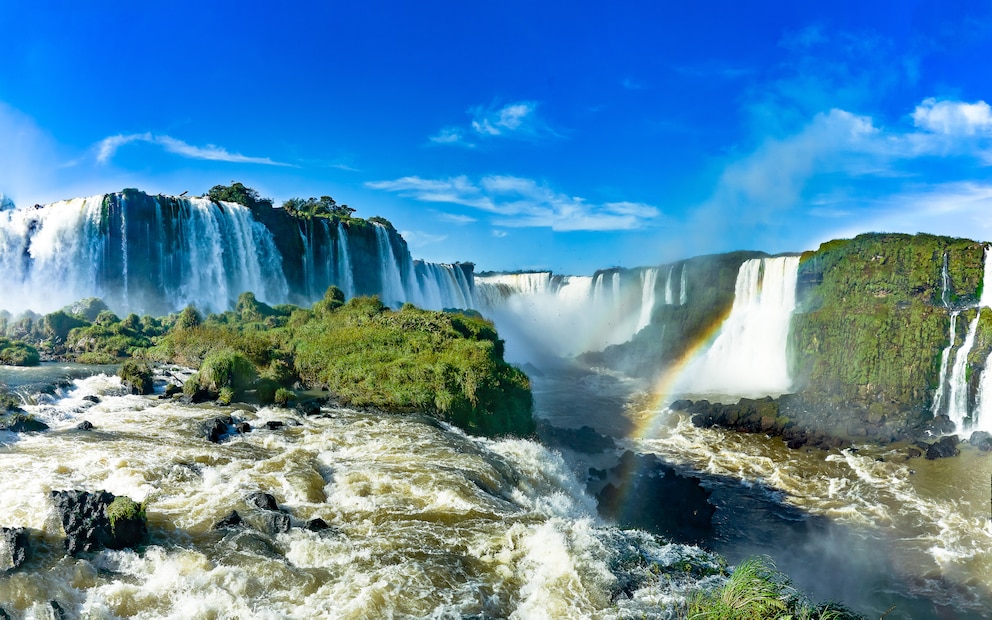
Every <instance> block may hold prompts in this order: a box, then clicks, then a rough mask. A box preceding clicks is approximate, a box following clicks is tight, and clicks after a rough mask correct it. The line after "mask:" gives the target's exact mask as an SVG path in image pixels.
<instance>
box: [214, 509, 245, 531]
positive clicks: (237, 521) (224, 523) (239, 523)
mask: <svg viewBox="0 0 992 620" xmlns="http://www.w3.org/2000/svg"><path fill="white" fill-rule="evenodd" d="M242 527H246V526H245V522H244V520H243V519H242V518H241V515H239V514H238V511H237V510H232V511H231V512H229V513H228V514H227V516H225V517H224V518H223V519H221V520H220V521H218V522H217V523H215V524H214V529H215V530H227V529H234V528H242Z"/></svg>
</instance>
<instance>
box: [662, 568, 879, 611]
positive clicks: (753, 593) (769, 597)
mask: <svg viewBox="0 0 992 620" xmlns="http://www.w3.org/2000/svg"><path fill="white" fill-rule="evenodd" d="M679 617H680V618H685V619H686V620H805V619H808V620H858V619H861V618H862V616H860V615H858V614H855V613H854V612H852V611H850V610H848V609H846V608H845V607H843V606H841V605H836V604H833V603H826V604H821V605H814V604H812V603H810V602H809V600H808V599H807V598H806V597H805V596H803V595H802V594H801V593H800V592H799V591H798V590H796V589H795V588H794V587H793V585H792V583H791V581H790V580H789V578H788V577H787V576H786V575H784V574H783V573H781V572H779V571H777V570H776V569H775V567H774V565H773V564H772V563H771V560H769V559H767V558H750V559H747V560H744V561H743V562H741V563H740V564H739V565H738V566H737V568H735V569H734V571H733V573H732V574H731V575H730V577H729V578H728V579H727V581H726V583H725V584H724V585H723V586H721V587H720V588H717V589H715V590H710V591H706V592H702V593H699V594H697V595H696V596H694V597H692V598H690V599H689V601H688V603H687V604H686V606H685V609H683V610H680V615H679Z"/></svg>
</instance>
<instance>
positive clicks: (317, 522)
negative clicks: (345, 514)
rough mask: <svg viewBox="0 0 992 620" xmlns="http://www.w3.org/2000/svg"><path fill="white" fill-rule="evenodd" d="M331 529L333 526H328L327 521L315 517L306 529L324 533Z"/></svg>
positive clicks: (308, 522)
mask: <svg viewBox="0 0 992 620" xmlns="http://www.w3.org/2000/svg"><path fill="white" fill-rule="evenodd" d="M329 527H331V526H330V525H327V521H324V520H323V519H321V518H320V517H314V518H313V519H310V520H309V521H307V525H306V529H308V530H310V531H311V532H322V531H324V530H326V529H327V528H329Z"/></svg>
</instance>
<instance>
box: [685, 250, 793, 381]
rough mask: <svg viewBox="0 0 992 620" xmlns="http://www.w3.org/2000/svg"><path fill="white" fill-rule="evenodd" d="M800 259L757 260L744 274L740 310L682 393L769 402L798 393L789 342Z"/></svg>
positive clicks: (692, 370)
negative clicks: (764, 398)
mask: <svg viewBox="0 0 992 620" xmlns="http://www.w3.org/2000/svg"><path fill="white" fill-rule="evenodd" d="M798 270H799V257H798V256H782V257H777V258H755V259H750V260H747V261H745V262H744V263H743V264H742V265H741V267H740V270H739V271H738V274H737V283H736V284H735V287H734V304H733V307H732V308H731V310H730V316H728V317H727V320H726V321H724V323H723V325H722V326H721V327H720V332H719V333H718V335H717V337H716V339H715V340H714V342H713V344H712V345H711V346H710V348H709V349H708V350H707V352H706V354H705V355H704V356H702V357H701V358H700V359H699V361H698V362H696V363H694V364H692V365H691V366H689V367H688V368H687V369H686V370H685V372H684V373H683V382H684V385H683V386H681V387H680V388H679V389H678V390H677V391H679V392H682V393H695V394H721V395H732V396H764V395H769V394H774V395H777V394H782V393H785V392H788V391H789V390H790V389H791V387H792V379H791V377H790V376H789V369H788V339H789V326H790V323H791V320H792V313H793V311H794V310H795V308H796V282H797V275H798Z"/></svg>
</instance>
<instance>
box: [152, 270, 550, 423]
mask: <svg viewBox="0 0 992 620" xmlns="http://www.w3.org/2000/svg"><path fill="white" fill-rule="evenodd" d="M343 300H344V296H343V294H342V293H341V291H340V290H339V289H338V288H337V287H330V288H329V289H328V290H327V292H326V294H325V295H324V298H323V299H321V300H320V301H318V302H317V303H315V304H314V305H313V307H312V308H311V309H309V310H306V309H301V308H297V307H294V306H280V307H278V308H272V307H270V306H268V305H266V304H263V303H261V302H259V301H258V300H257V299H255V297H254V296H253V295H251V294H244V295H242V296H241V298H240V299H239V301H238V304H237V306H236V308H235V309H234V310H232V311H229V312H225V313H223V314H218V315H211V316H209V317H207V318H206V319H204V320H203V321H202V323H200V324H197V325H192V326H189V325H185V324H183V323H182V322H181V321H177V322H176V325H175V327H174V328H173V329H172V330H171V331H169V332H168V333H167V334H166V335H165V336H163V337H161V338H159V339H158V342H157V344H156V345H155V346H154V347H151V348H150V349H148V350H147V351H146V352H144V353H143V355H145V356H146V357H147V358H148V359H151V360H155V361H162V362H174V363H178V364H182V365H185V366H190V367H193V368H197V369H199V371H198V373H197V374H196V375H194V376H193V377H191V378H190V379H189V380H188V381H187V383H186V385H185V386H184V393H186V394H187V395H189V396H195V395H203V394H207V395H210V396H211V397H214V398H216V397H218V396H220V395H221V391H223V390H225V389H227V390H229V392H228V391H224V397H225V399H226V398H228V397H230V398H254V399H255V400H258V401H261V402H267V403H272V402H278V403H280V404H284V403H287V402H288V401H289V400H291V399H292V398H293V392H292V391H290V390H289V388H290V387H291V386H292V385H293V384H294V383H296V382H297V381H300V382H302V383H303V384H305V385H309V386H312V387H321V388H324V389H327V390H328V391H329V392H330V393H331V394H332V395H333V396H334V397H335V398H336V399H337V400H338V401H340V402H341V403H342V404H346V405H351V406H356V407H375V408H378V409H382V410H386V411H394V412H424V413H428V414H432V415H434V416H436V417H438V418H439V419H442V420H445V421H448V422H451V423H452V424H455V425H456V426H459V427H461V428H463V429H465V430H467V431H470V432H474V433H480V434H484V435H502V434H516V435H528V434H530V433H532V432H533V430H534V422H533V418H532V417H531V408H532V398H531V393H530V384H529V381H528V379H527V377H526V375H524V374H523V373H522V372H521V371H519V370H517V369H516V368H513V367H512V366H510V365H508V364H507V363H506V362H505V361H503V342H502V341H501V340H500V339H499V337H498V335H497V333H496V330H495V328H494V327H493V325H492V323H490V322H488V321H486V320H484V319H482V318H481V317H480V316H478V315H471V316H470V315H466V314H460V313H442V312H429V311H424V310H419V309H417V308H415V307H413V306H411V305H407V306H404V307H403V308H402V309H401V310H399V311H395V312H394V311H391V310H389V309H387V308H385V307H384V306H383V305H382V303H381V302H380V301H379V299H378V298H377V297H356V298H354V299H352V300H351V301H349V302H348V303H343ZM187 311H189V313H192V312H195V309H190V308H187V310H184V311H183V312H184V313H187Z"/></svg>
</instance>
